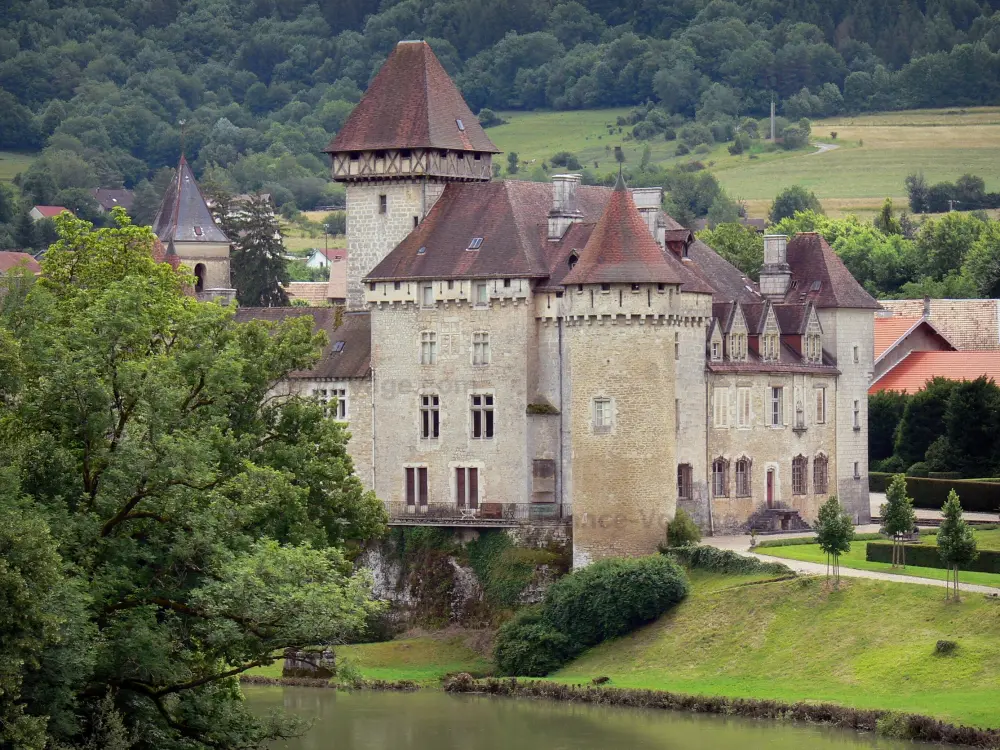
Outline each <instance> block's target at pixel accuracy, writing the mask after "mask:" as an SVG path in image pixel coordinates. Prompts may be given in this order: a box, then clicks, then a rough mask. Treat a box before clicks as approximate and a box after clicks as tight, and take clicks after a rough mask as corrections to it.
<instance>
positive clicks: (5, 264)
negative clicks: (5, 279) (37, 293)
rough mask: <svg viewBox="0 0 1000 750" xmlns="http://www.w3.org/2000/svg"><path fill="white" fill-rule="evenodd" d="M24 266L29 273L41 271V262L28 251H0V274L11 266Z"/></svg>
mask: <svg viewBox="0 0 1000 750" xmlns="http://www.w3.org/2000/svg"><path fill="white" fill-rule="evenodd" d="M18 266H24V267H25V268H27V269H28V270H29V271H31V273H41V272H42V266H41V264H40V263H39V262H38V261H37V260H35V259H34V258H33V257H31V256H30V255H29V254H28V253H18V252H15V251H13V250H3V251H0V274H5V273H7V272H8V271H10V270H11V269H12V268H17V267H18Z"/></svg>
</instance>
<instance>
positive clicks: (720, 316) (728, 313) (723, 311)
mask: <svg viewBox="0 0 1000 750" xmlns="http://www.w3.org/2000/svg"><path fill="white" fill-rule="evenodd" d="M735 309H736V305H734V304H733V303H732V302H713V303H712V317H713V318H714V319H715V320H717V321H719V326H720V328H721V330H722V332H723V333H729V328H730V326H732V324H733V311H734V310H735Z"/></svg>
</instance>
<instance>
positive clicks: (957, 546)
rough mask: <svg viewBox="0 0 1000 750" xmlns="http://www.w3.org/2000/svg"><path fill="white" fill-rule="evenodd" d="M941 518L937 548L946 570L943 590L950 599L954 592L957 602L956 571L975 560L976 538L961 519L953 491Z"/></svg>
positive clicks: (944, 506) (949, 494) (959, 507)
mask: <svg viewBox="0 0 1000 750" xmlns="http://www.w3.org/2000/svg"><path fill="white" fill-rule="evenodd" d="M941 516H942V520H941V528H940V530H939V531H938V535H937V546H938V554H939V555H940V556H941V561H942V562H943V563H944V564H945V566H946V567H947V569H948V587H947V588H946V589H945V590H946V591H947V594H945V598H946V599H948V598H950V597H951V594H952V591H954V594H955V601H958V600H959V591H958V569H959V568H960V567H962V566H963V565H968V564H969V563H970V562H972V561H973V560H975V559H976V557H977V556H978V555H979V552H978V551H977V550H976V538H975V536H974V535H973V533H972V529H971V528H970V527H969V524H967V523H966V522H965V519H964V518H962V504H961V503H960V502H959V500H958V493H956V492H955V490H952V491H951V492H949V493H948V499H947V500H946V501H945V503H944V505H943V506H942V508H941ZM952 587H954V588H952Z"/></svg>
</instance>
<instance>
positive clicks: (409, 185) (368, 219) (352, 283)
mask: <svg viewBox="0 0 1000 750" xmlns="http://www.w3.org/2000/svg"><path fill="white" fill-rule="evenodd" d="M444 185H445V183H444V182H440V181H435V180H431V179H419V180H400V181H388V180H387V181H376V182H359V183H350V184H348V186H347V304H348V307H350V308H353V309H356V308H359V307H362V306H363V304H364V293H363V290H362V285H361V280H362V279H363V278H364V277H365V275H366V274H367V273H368V272H369V271H371V270H372V269H373V268H375V266H376V265H378V263H379V262H380V261H381V260H382V259H383V258H384V257H385V256H386V255H388V254H389V251H391V250H392V249H393V248H394V247H396V245H398V244H399V243H400V242H402V241H403V240H404V239H405V238H406V236H407V235H408V234H409V233H410V232H412V231H413V228H414V227H415V226H416V225H417V223H418V222H419V221H421V220H422V219H423V218H424V216H426V215H427V212H428V211H430V210H431V206H433V205H434V203H435V201H437V199H438V198H439V197H440V196H441V193H442V191H443V190H444ZM383 195H384V196H385V199H386V211H385V213H384V214H383V213H380V196H383Z"/></svg>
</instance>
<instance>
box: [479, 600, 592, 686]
mask: <svg viewBox="0 0 1000 750" xmlns="http://www.w3.org/2000/svg"><path fill="white" fill-rule="evenodd" d="M581 650H582V649H579V648H573V644H572V641H571V640H570V639H569V638H568V637H567V636H566V635H564V634H563V633H560V632H559V631H558V630H556V628H555V627H554V626H553V625H552V623H551V622H549V621H548V619H546V617H545V614H544V612H543V611H542V608H541V607H531V608H529V609H525V610H522V611H521V612H519V613H518V614H517V616H516V617H514V618H513V619H512V620H510V621H508V622H506V623H504V625H503V626H502V627H501V628H500V630H499V631H498V632H497V637H496V641H495V642H494V644H493V660H494V661H495V662H496V665H497V669H499V670H500V672H501V673H503V674H506V675H521V676H524V677H543V676H545V675H547V674H549V672H554V671H555V670H557V669H559V667H561V666H562V665H563V664H565V663H566V662H568V661H569V660H570V659H572V658H573V657H574V656H576V655H577V654H578V653H579V652H580V651H581Z"/></svg>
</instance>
